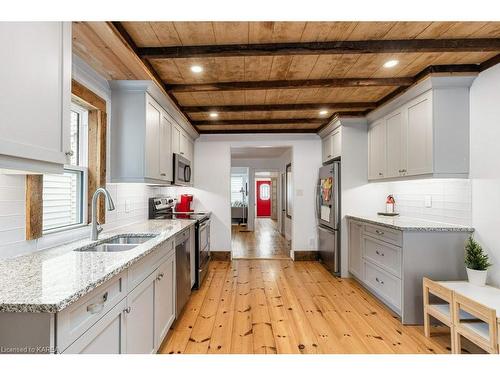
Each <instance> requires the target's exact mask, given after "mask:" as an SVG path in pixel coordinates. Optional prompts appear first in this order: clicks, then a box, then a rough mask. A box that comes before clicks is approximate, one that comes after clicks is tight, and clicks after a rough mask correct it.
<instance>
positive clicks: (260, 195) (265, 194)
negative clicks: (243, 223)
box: [257, 181, 271, 217]
mask: <svg viewBox="0 0 500 375" xmlns="http://www.w3.org/2000/svg"><path fill="white" fill-rule="evenodd" d="M257 216H258V217H260V216H263V217H269V216H271V181H257Z"/></svg>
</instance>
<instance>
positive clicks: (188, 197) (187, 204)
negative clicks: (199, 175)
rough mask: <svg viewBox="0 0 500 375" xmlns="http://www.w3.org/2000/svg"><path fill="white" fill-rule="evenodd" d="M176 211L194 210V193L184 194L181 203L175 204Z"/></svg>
mask: <svg viewBox="0 0 500 375" xmlns="http://www.w3.org/2000/svg"><path fill="white" fill-rule="evenodd" d="M175 211H176V212H182V213H183V212H193V211H194V210H193V195H192V194H182V195H181V199H180V200H179V203H177V204H176V206H175Z"/></svg>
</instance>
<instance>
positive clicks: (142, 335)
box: [56, 240, 176, 354]
mask: <svg viewBox="0 0 500 375" xmlns="http://www.w3.org/2000/svg"><path fill="white" fill-rule="evenodd" d="M147 270H148V271H149V272H148V271H147ZM128 280H130V283H128ZM175 280H176V270H175V250H174V246H173V240H170V241H166V242H165V243H164V244H163V245H161V246H160V247H159V248H158V249H157V250H155V251H154V252H153V253H151V254H149V255H147V256H146V257H144V259H142V260H140V261H139V262H138V263H137V264H134V265H133V266H132V267H131V268H129V269H128V270H127V271H124V273H122V274H120V275H118V276H116V277H114V278H113V279H111V280H110V281H108V282H107V283H105V284H103V285H102V286H100V287H99V288H97V289H96V290H95V291H93V292H91V293H90V294H89V295H88V296H87V297H86V298H84V299H82V300H81V301H78V302H76V303H75V304H74V305H70V306H69V307H68V308H66V309H64V310H63V311H61V312H60V313H58V314H57V316H58V318H57V319H56V320H57V321H58V325H57V331H58V334H57V346H58V351H59V352H62V353H71V354H75V353H93V354H95V353H103V354H119V353H134V354H148V353H155V352H156V351H157V350H158V349H159V348H160V345H161V343H162V341H163V340H164V339H165V337H166V335H167V333H168V330H169V329H170V327H171V326H172V324H173V322H174V320H175V301H176V281H175ZM127 289H128V293H127ZM121 293H123V294H121ZM118 297H121V300H117V298H118ZM113 304H114V306H113Z"/></svg>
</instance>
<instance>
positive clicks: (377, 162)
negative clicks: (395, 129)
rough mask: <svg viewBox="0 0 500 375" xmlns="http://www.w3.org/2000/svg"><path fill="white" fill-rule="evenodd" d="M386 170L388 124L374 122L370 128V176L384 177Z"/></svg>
mask: <svg viewBox="0 0 500 375" xmlns="http://www.w3.org/2000/svg"><path fill="white" fill-rule="evenodd" d="M385 170H386V126H385V123H384V121H377V122H375V123H373V124H372V125H371V126H370V128H369V130H368V178H369V179H378V178H384V177H385V174H386V172H385Z"/></svg>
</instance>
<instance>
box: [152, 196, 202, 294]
mask: <svg viewBox="0 0 500 375" xmlns="http://www.w3.org/2000/svg"><path fill="white" fill-rule="evenodd" d="M184 196H185V198H184V202H185V203H183V205H181V208H183V207H187V208H189V209H191V202H192V201H193V196H192V195H190V194H183V195H181V202H182V199H183V197H184ZM175 202H176V200H175V199H173V198H171V197H156V198H149V219H160V220H161V219H163V220H166V219H170V220H182V219H189V220H196V224H195V248H196V249H195V270H196V272H195V275H196V278H195V284H194V288H195V289H199V288H200V286H201V284H202V283H203V280H205V277H206V275H207V273H208V264H209V262H210V215H211V213H210V212H194V211H192V210H191V211H181V212H177V211H174V206H175V207H176V210H177V206H178V205H176V203H175ZM182 264H185V262H182ZM176 268H178V267H176ZM189 271H190V270H185V269H184V270H182V271H181V270H178V272H183V273H186V272H188V274H190V272H189Z"/></svg>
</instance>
